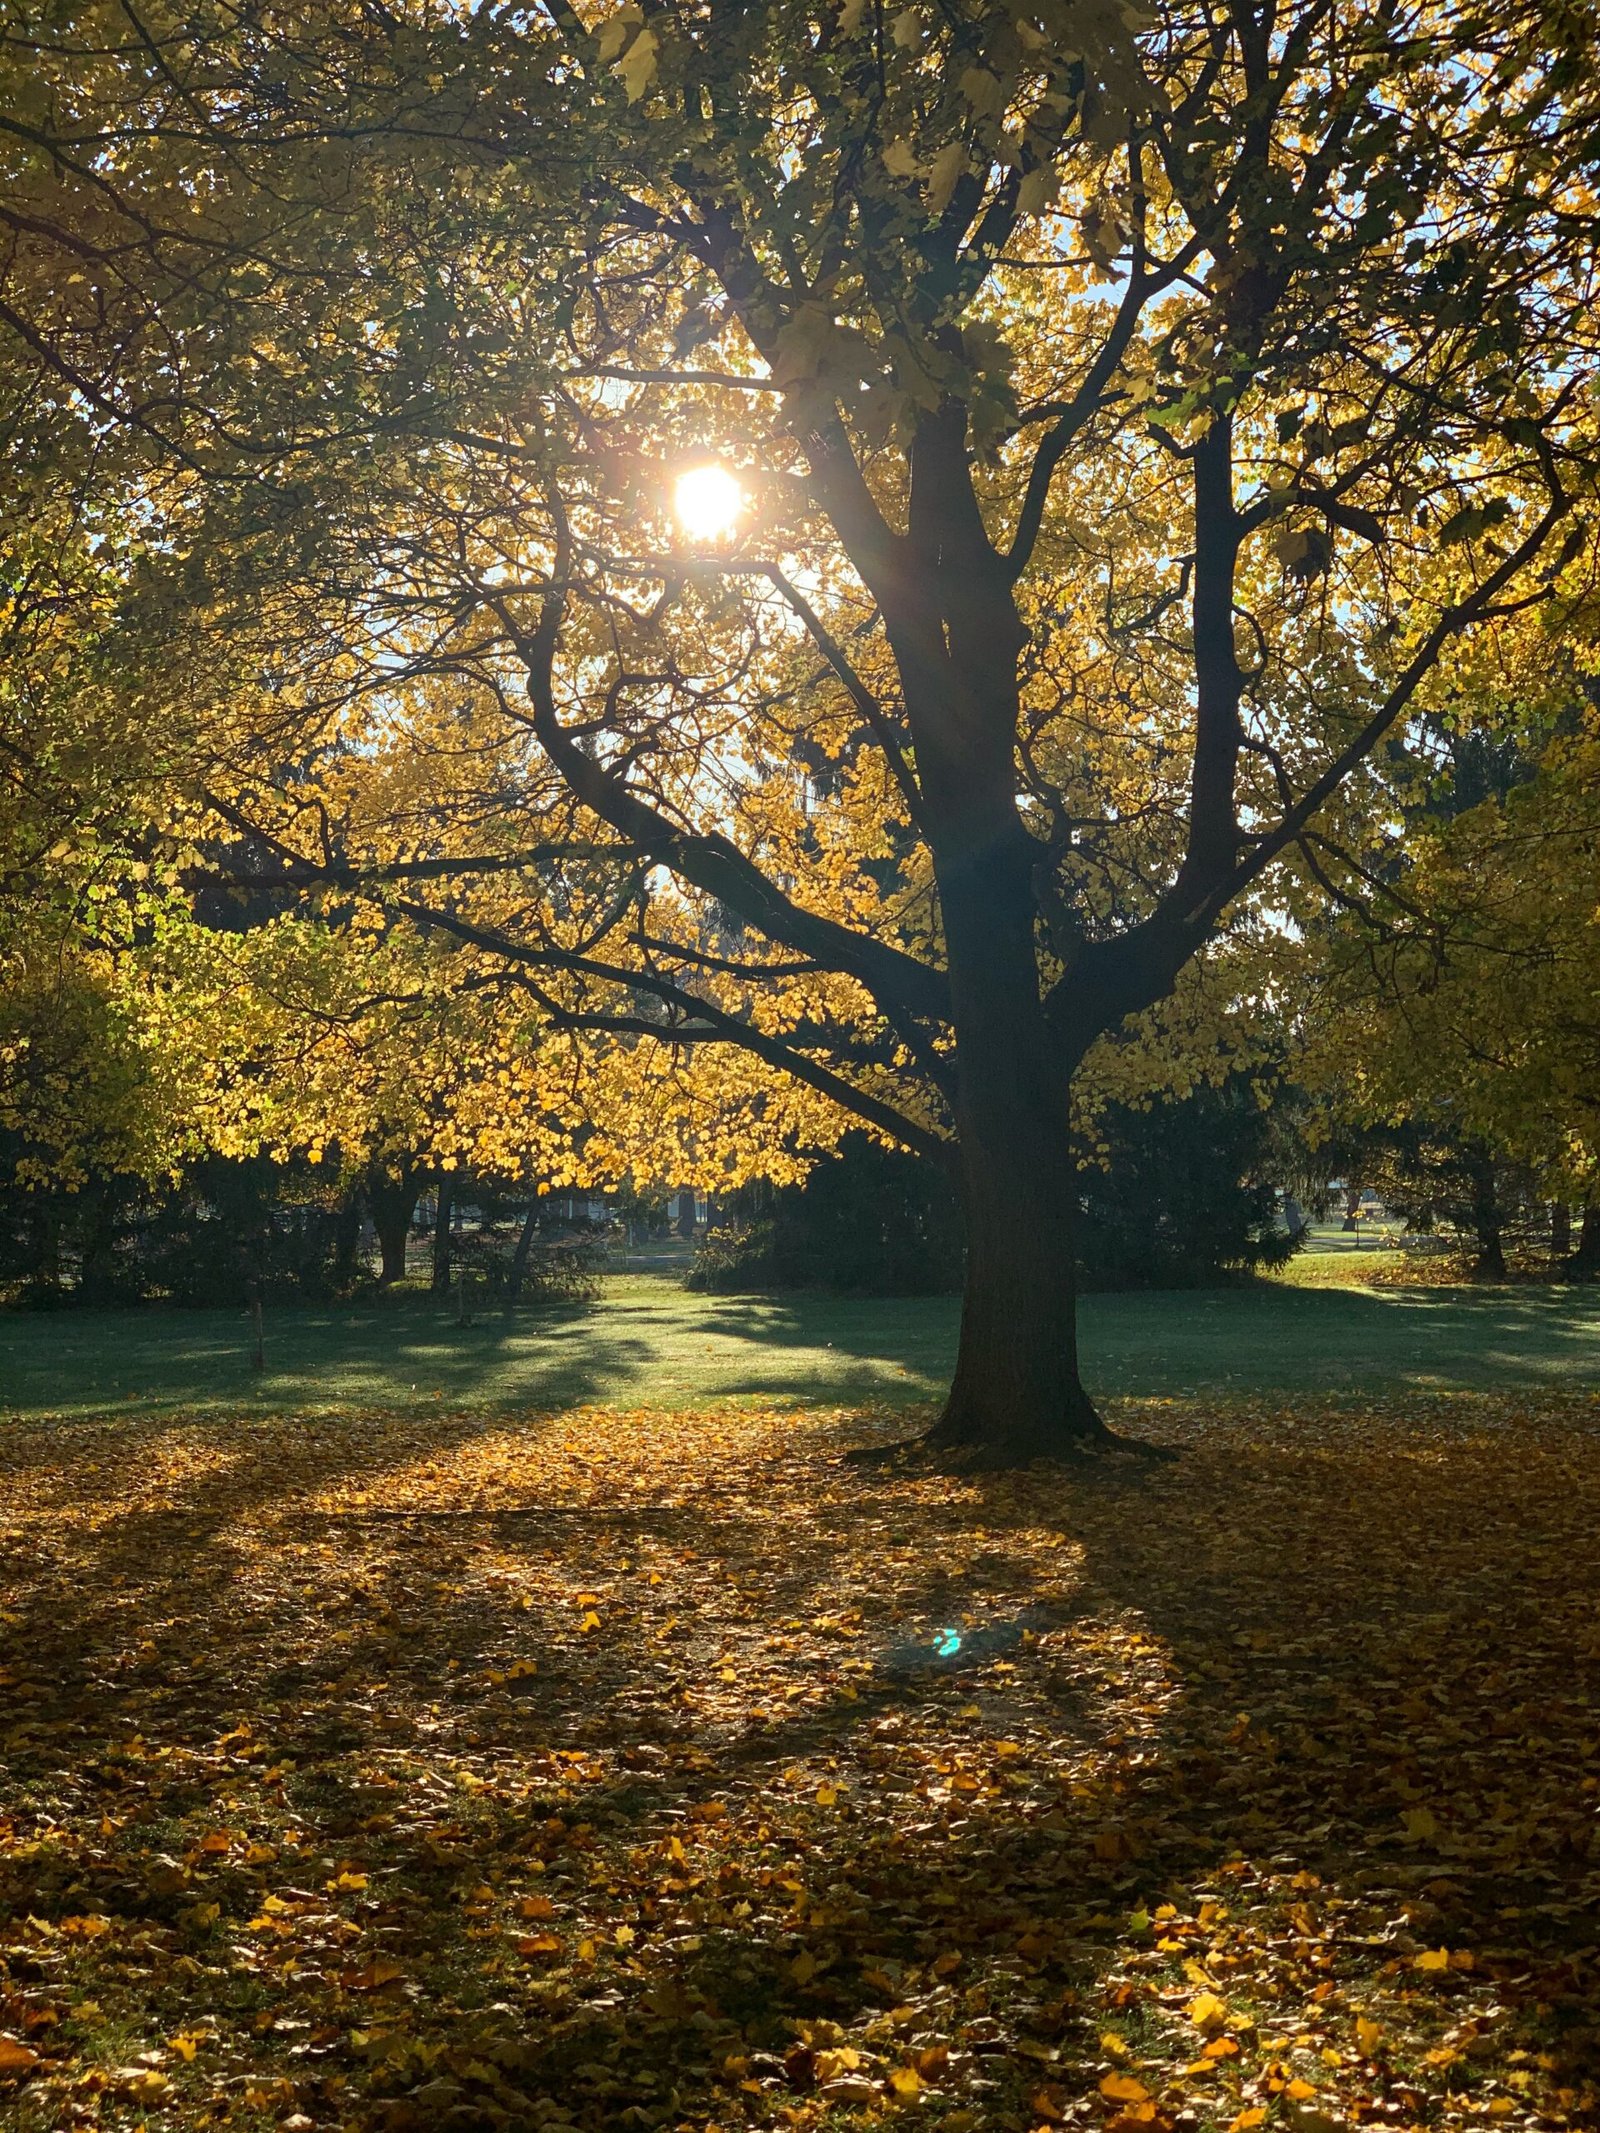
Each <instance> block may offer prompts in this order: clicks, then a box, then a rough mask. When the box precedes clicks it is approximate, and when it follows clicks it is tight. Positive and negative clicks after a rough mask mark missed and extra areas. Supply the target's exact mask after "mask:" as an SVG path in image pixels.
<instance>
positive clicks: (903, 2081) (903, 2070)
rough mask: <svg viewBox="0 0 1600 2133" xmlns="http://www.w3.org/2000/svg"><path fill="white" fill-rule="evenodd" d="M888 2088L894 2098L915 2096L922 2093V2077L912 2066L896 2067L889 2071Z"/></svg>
mask: <svg viewBox="0 0 1600 2133" xmlns="http://www.w3.org/2000/svg"><path fill="white" fill-rule="evenodd" d="M889 2086H890V2088H891V2089H892V2090H893V2091H894V2093H895V2095H896V2096H917V2095H920V2094H921V2092H922V2076H921V2075H920V2074H919V2073H918V2072H917V2070H916V2068H915V2067H914V2066H897V2067H893V2068H891V2070H890V2074H889Z"/></svg>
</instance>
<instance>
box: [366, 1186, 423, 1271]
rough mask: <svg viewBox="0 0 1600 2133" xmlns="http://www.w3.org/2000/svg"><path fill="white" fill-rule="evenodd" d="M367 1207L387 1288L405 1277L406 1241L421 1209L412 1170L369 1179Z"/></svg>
mask: <svg viewBox="0 0 1600 2133" xmlns="http://www.w3.org/2000/svg"><path fill="white" fill-rule="evenodd" d="M367 1206H368V1208H369V1209H370V1211H371V1214H372V1227H373V1230H374V1232H375V1234H376V1236H377V1239H378V1250H379V1253H380V1254H381V1271H380V1273H379V1275H378V1280H379V1282H380V1283H381V1284H382V1285H383V1286H384V1287H385V1288H387V1287H388V1286H389V1285H390V1283H391V1282H396V1281H403V1280H404V1279H405V1271H406V1240H407V1238H408V1237H409V1236H410V1235H411V1217H412V1216H413V1215H414V1214H415V1213H416V1209H417V1187H416V1181H415V1179H414V1177H413V1176H412V1174H411V1172H410V1171H409V1170H404V1171H402V1172H401V1173H400V1175H399V1176H398V1177H390V1176H388V1175H387V1174H386V1173H385V1172H383V1171H381V1170H380V1171H376V1172H375V1173H374V1174H373V1175H372V1176H371V1177H370V1178H369V1179H368V1180H367Z"/></svg>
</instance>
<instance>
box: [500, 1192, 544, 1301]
mask: <svg viewBox="0 0 1600 2133" xmlns="http://www.w3.org/2000/svg"><path fill="white" fill-rule="evenodd" d="M540 1212H541V1209H540V1202H539V1197H538V1195H537V1194H535V1196H534V1198H533V1199H532V1200H531V1201H530V1202H529V1204H528V1212H527V1214H526V1215H525V1216H524V1218H523V1223H522V1234H521V1235H520V1236H519V1237H518V1239H517V1248H516V1250H515V1251H514V1252H513V1253H512V1254H511V1272H510V1274H509V1275H508V1276H507V1279H506V1302H507V1303H508V1304H514V1303H520V1302H521V1301H522V1284H523V1283H524V1282H525V1281H526V1280H527V1278H528V1261H529V1259H530V1258H531V1257H532V1255H533V1240H534V1238H535V1236H536V1235H537V1234H538V1229H539V1215H540Z"/></svg>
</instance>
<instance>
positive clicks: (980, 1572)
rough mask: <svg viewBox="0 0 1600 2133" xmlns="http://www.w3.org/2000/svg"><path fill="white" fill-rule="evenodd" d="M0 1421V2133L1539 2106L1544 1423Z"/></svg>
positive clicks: (977, 2126) (1569, 1484) (1459, 1403)
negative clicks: (990, 1427)
mask: <svg viewBox="0 0 1600 2133" xmlns="http://www.w3.org/2000/svg"><path fill="white" fill-rule="evenodd" d="M1118 1419H1119V1420H1122V1421H1123V1422H1125V1423H1128V1424H1131V1425H1132V1426H1135V1427H1138V1428H1139V1429H1141V1430H1143V1431H1144V1432H1145V1433H1146V1434H1151V1435H1158V1436H1164V1437H1166V1438H1167V1439H1168V1440H1170V1441H1171V1442H1173V1443H1176V1444H1178V1445H1180V1446H1181V1447H1182V1449H1183V1457H1182V1458H1181V1459H1180V1460H1179V1461H1178V1462H1177V1463H1175V1464H1173V1465H1171V1466H1170V1467H1163V1468H1161V1469H1159V1470H1157V1471H1154V1472H1149V1471H1146V1470H1144V1469H1142V1468H1141V1469H1140V1470H1138V1471H1137V1472H1136V1473H1135V1472H1129V1471H1124V1470H1123V1469H1121V1468H1120V1467H1118V1466H1108V1467H1106V1468H1105V1469H1104V1470H1103V1471H1098V1472H1094V1473H1090V1474H1087V1475H1072V1474H1060V1475H1045V1474H1041V1473H1038V1472H1034V1473H1029V1474H1027V1475H1023V1476H1017V1477H1010V1478H988V1477H985V1478H982V1479H975V1480H959V1481H951V1480H949V1479H946V1478H941V1477H938V1476H934V1475H929V1474H917V1473H912V1474H910V1475H906V1474H900V1473H897V1472H895V1471H894V1470H892V1469H886V1468H881V1467H879V1468H861V1467H857V1466H851V1465H847V1464H845V1463H844V1462H843V1460H842V1456H841V1455H842V1453H843V1451H844V1449H845V1447H846V1446H847V1445H848V1444H849V1443H851V1442H853V1441H859V1440H860V1439H861V1438H862V1437H863V1436H864V1435H871V1434H872V1432H873V1430H874V1428H876V1429H877V1431H878V1432H879V1434H881V1435H887V1434H892V1433H893V1432H894V1431H895V1430H897V1429H901V1428H903V1427H904V1420H903V1417H901V1418H893V1419H891V1418H888V1417H884V1418H881V1419H880V1420H879V1422H877V1423H876V1424H874V1423H873V1422H871V1421H870V1420H864V1419H863V1418H862V1417H860V1416H847V1415H843V1414H841V1415H835V1416H824V1417H821V1418H818V1417H817V1416H815V1415H811V1416H795V1415H784V1414H776V1413H749V1412H738V1411H733V1410H727V1411H720V1412H715V1413H707V1414H704V1415H700V1416H686V1415H657V1414H651V1413H648V1412H645V1413H629V1414H622V1413H616V1412H610V1411H605V1412H602V1411H596V1412H593V1413H580V1414H569V1415H564V1416H561V1417H559V1418H557V1419H554V1420H550V1419H530V1420H528V1421H527V1422H526V1423H522V1424H515V1423H512V1424H508V1423H506V1422H505V1421H504V1420H493V1421H488V1422H486V1421H484V1420H483V1418H481V1417H478V1418H473V1417H470V1416H465V1415H462V1416H450V1415H435V1416H430V1417H427V1418H424V1419H418V1418H416V1417H414V1416H391V1415H384V1414H371V1415H366V1416H361V1417H357V1418H349V1417H330V1416H316V1417H307V1418H305V1419H304V1420H294V1419H288V1420H285V1419H276V1420H251V1421H249V1422H242V1423H238V1424H235V1425H232V1426H229V1425H226V1424H224V1423H219V1422H216V1421H211V1420H187V1419H184V1418H176V1419H171V1420H167V1421H164V1422H159V1423H151V1422H133V1421H126V1420H121V1419H119V1420H116V1421H106V1422H91V1423H84V1422H81V1421H70V1422H67V1421H57V1422H53V1423H52V1422H49V1421H44V1422H39V1423H29V1424H20V1423H12V1424H10V1425H8V1428H7V1449H8V1453H9V1458H8V1465H7V1472H6V1474H5V1475H4V1477H3V1479H0V1550H3V1560H4V1565H5V1581H4V1593H5V1599H4V1620H3V1628H4V1632H5V1649H4V1695H5V1698H6V1707H5V1708H6V1715H5V1718H4V1722H3V1746H4V1769H3V1773H0V1784H3V1797H0V1816H3V1819H0V2109H3V2110H4V2111H5V2112H7V2113H8V2114H9V2116H10V2119H11V2121H12V2122H13V2123H15V2124H16V2125H17V2126H18V2127H21V2128H29V2129H36V2133H45V2129H51V2133H53V2129H56V2128H60V2127H70V2126H79V2125H95V2126H102V2127H108V2128H109V2127H123V2126H139V2125H150V2126H173V2127H191V2126H192V2127H199V2126H221V2125H228V2126H237V2127H256V2126H261V2127H265V2126H272V2125H276V2126H279V2127H282V2128H284V2129H286V2133H308V2129H310V2128H316V2127H335V2126H337V2127H346V2128H351V2129H366V2128H373V2129H377V2133H412V2129H415V2133H426V2129H431V2128H434V2127H453V2128H461V2129H463V2133H472V2129H474V2128H485V2129H496V2133H499V2129H505V2133H515V2129H521V2128H530V2129H534V2133H562V2129H564V2128H577V2129H580V2133H600V2129H605V2128H611V2127H617V2128H635V2127H637V2128H643V2129H653V2128H676V2127H682V2128H685V2129H689V2128H692V2129H694V2133H709V2129H711V2128H722V2129H727V2133H731V2129H733V2128H738V2127H774V2128H777V2127H788V2128H809V2127H818V2128H827V2129H836V2128H844V2127H850V2126H865V2125H876V2124H879V2123H885V2124H891V2123H892V2124H904V2125H907V2126H909V2125H911V2124H913V2123H915V2124H926V2125H928V2126H930V2127H938V2128H940V2129H942V2133H990V2129H1000V2133H1035V2129H1038V2128H1042V2127H1056V2126H1068V2125H1070V2126H1081V2127H1085V2128H1090V2129H1094V2133H1176V2129H1180V2128H1190V2127H1195V2128H1210V2127H1216V2128H1218V2129H1221V2133H1251V2129H1253V2128H1256V2127H1264V2128H1268V2129H1277V2128H1282V2129H1285V2133H1333V2129H1336V2128H1340V2127H1345V2126H1350V2125H1356V2124H1366V2125H1381V2126H1384V2127H1390V2126H1392V2127H1411V2126H1419V2127H1420V2126H1429V2127H1433V2126H1439V2127H1455V2126H1461V2127H1477V2126H1496V2127H1499V2126H1512V2127H1520V2126H1539V2127H1562V2126H1568V2125H1570V2126H1578V2125H1580V2124H1583V2123H1585V2122H1586V2121H1588V2120H1590V2119H1592V2117H1593V2115H1594V2112H1595V2090H1594V2076H1595V2068H1596V2065H1597V2063H1600V2022H1597V2008H1596V1982H1597V1961H1600V1958H1597V1949H1596V1943H1597V1940H1600V1835H1597V1828H1600V1720H1597V1716H1596V1706H1595V1702H1594V1693H1595V1667H1596V1662H1597V1660H1600V1549H1597V1547H1596V1542H1595V1536H1596V1534H1597V1533H1600V1456H1597V1455H1600V1428H1597V1421H1600V1411H1597V1409H1596V1407H1595V1406H1594V1405H1593V1404H1591V1403H1589V1402H1587V1401H1582V1400H1576V1399H1568V1400H1558V1399H1543V1400H1540V1401H1538V1402H1536V1403H1521V1404H1516V1405H1513V1404H1511V1403H1508V1402H1505V1401H1503V1400H1500V1401H1497V1400H1490V1399H1479V1398H1470V1399H1469V1398H1435V1399H1418V1400H1414V1401H1412V1402H1409V1403H1404V1402H1383V1403H1372V1404H1370V1405H1367V1406H1364V1407H1361V1408H1358V1409H1348V1408H1347V1409H1340V1408H1336V1407H1332V1406H1327V1405H1324V1406H1317V1407H1312V1406H1307V1405H1304V1404H1302V1405H1300V1406H1298V1407H1297V1408H1296V1409H1295V1410H1294V1411H1292V1412H1291V1411H1288V1410H1283V1411H1277V1410H1272V1409H1268V1408H1264V1407H1260V1406H1255V1407H1251V1406H1246V1405H1244V1404H1235V1405H1233V1406H1231V1407H1229V1408H1227V1409H1226V1410H1223V1411H1217V1410H1215V1409H1213V1408H1209V1407H1208V1408H1205V1409H1200V1408H1193V1409H1191V1408H1189V1407H1186V1406H1184V1405H1182V1404H1166V1405H1159V1404H1158V1405H1150V1404H1147V1405H1144V1406H1142V1407H1140V1408H1138V1409H1134V1408H1132V1407H1130V1408H1129V1409H1127V1410H1126V1411H1125V1412H1124V1414H1123V1415H1121V1416H1120V1417H1119V1418H1118Z"/></svg>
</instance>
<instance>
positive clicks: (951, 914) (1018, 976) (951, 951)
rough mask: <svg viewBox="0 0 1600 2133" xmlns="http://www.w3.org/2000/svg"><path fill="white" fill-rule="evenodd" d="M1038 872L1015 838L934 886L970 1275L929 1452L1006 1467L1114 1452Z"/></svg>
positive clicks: (1020, 834) (952, 867)
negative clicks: (1038, 929)
mask: <svg viewBox="0 0 1600 2133" xmlns="http://www.w3.org/2000/svg"><path fill="white" fill-rule="evenodd" d="M1013 821H1014V822H1015V817H1014V816H1013ZM1032 857H1033V850H1032V845H1031V841H1030V840H1029V839H1028V838H1027V835H1026V833H1025V832H1024V831H1023V829H1022V826H1021V824H1020V823H1016V824H1015V834H1014V836H1013V835H1011V834H1010V833H1009V832H1008V833H1006V834H1004V835H1003V836H1002V837H1000V838H997V839H996V840H994V841H993V842H991V843H989V844H987V845H986V846H984V847H982V848H979V849H977V850H974V851H973V852H972V853H971V854H970V855H969V856H967V857H965V858H964V859H962V860H961V861H958V862H956V863H954V864H947V866H946V868H945V870H944V872H943V874H942V876H941V879H940V905H941V910H942V912H943V916H944V926H945V941H946V950H947V959H948V966H949V972H950V987H951V996H952V1006H953V1010H954V1022H955V1030H956V1046H957V1061H958V1068H957V1071H958V1076H959V1080H958V1090H957V1099H956V1114H957V1127H958V1132H959V1140H960V1175H961V1193H962V1204H963V1207H964V1210H965V1215H966V1237H967V1264H966V1280H965V1289H964V1293H963V1298H962V1306H961V1337H960V1345H959V1348H958V1350H957V1356H956V1368H955V1377H954V1380H953V1382H952V1384H951V1387H950V1396H949V1399H948V1400H947V1402H946V1404H945V1408H944V1412H943V1413H942V1415H941V1416H940V1418H939V1421H938V1422H937V1424H936V1425H935V1427H934V1430H933V1434H932V1439H931V1441H932V1442H933V1443H934V1444H935V1445H937V1446H939V1447H941V1448H949V1449H952V1450H957V1451H960V1452H962V1453H963V1454H966V1455H968V1456H971V1457H973V1458H976V1459H981V1460H982V1461H983V1462H984V1463H986V1464H994V1465H996V1466H1014V1465H1022V1464H1025V1463H1026V1462H1027V1461H1029V1460H1032V1459H1041V1458H1055V1459H1059V1458H1070V1457H1073V1456H1077V1455H1081V1454H1082V1453H1084V1452H1086V1451H1090V1450H1093V1449H1095V1448H1096V1447H1098V1446H1102V1445H1105V1444H1109V1443H1111V1442H1113V1441H1114V1440H1113V1439H1112V1437H1111V1433H1110V1431H1109V1430H1107V1428H1106V1427H1105V1424H1104V1423H1103V1422H1102V1421H1101V1419H1100V1416H1099V1415H1098V1413H1097V1412H1096V1411H1095V1406H1094V1402H1093V1401H1092V1400H1091V1399H1090V1397H1089V1395H1088V1393H1087V1392H1086V1391H1085V1389H1084V1386H1083V1381H1082V1378H1081V1377H1080V1375H1079V1370H1078V1343H1077V1294H1076V1292H1077V1270H1076V1266H1075V1263H1074V1259H1073V1238H1072V1231H1073V1219H1072V1218H1073V1210H1074V1206H1075V1200H1076V1166H1075V1163H1074V1159H1073V1154H1072V1143H1071V1135H1070V1128H1069V1113H1068V1088H1069V1082H1068V1076H1067V1074H1066V1073H1065V1072H1064V1071H1063V1066H1062V1062H1061V1059H1060V1057H1059V1056H1058V1052H1057V1048H1056V1047H1055V1046H1054V1045H1053V1043H1052V1040H1051V1035H1050V1031H1049V1028H1048V1025H1047V1023H1046V1020H1045V1015H1044V1008H1043V1004H1042V1002H1041V1000H1040V998H1039V983H1038V966H1037V963H1036V961H1035V954H1034V924H1035V904H1034V897H1033V886H1032V864H1031V863H1032Z"/></svg>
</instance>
